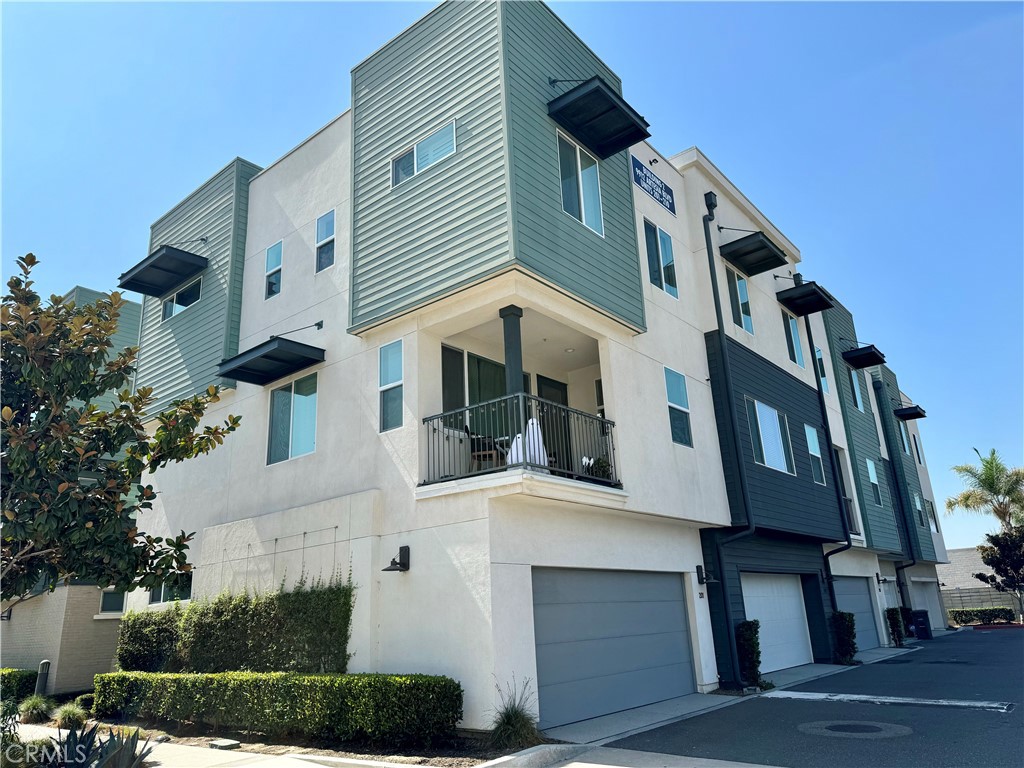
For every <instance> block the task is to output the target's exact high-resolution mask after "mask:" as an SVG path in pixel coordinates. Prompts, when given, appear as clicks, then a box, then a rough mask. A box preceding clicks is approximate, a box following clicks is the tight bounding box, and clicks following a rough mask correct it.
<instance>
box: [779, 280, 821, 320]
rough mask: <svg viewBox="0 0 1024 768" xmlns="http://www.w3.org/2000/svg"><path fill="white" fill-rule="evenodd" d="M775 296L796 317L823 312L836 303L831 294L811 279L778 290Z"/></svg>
mask: <svg viewBox="0 0 1024 768" xmlns="http://www.w3.org/2000/svg"><path fill="white" fill-rule="evenodd" d="M775 298H777V299H778V300H779V303H780V304H781V305H782V306H784V307H785V308H786V309H788V310H789V311H790V312H792V313H793V314H794V315H796V316H797V317H803V316H804V315H810V314H813V313H815V312H824V311H825V310H826V309H832V307H834V306H835V305H836V302H835V299H833V298H832V295H831V294H830V293H829V292H828V291H826V290H825V289H824V288H822V287H821V286H820V285H818V284H817V283H815V282H814V281H813V280H812V281H811V282H807V283H801V284H800V285H794V286H793V287H792V288H787V289H786V290H784V291H779V292H778V293H776V294H775Z"/></svg>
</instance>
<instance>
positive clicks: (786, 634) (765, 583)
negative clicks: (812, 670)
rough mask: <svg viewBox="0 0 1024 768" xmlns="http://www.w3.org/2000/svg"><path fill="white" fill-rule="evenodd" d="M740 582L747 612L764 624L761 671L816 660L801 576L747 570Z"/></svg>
mask: <svg viewBox="0 0 1024 768" xmlns="http://www.w3.org/2000/svg"><path fill="white" fill-rule="evenodd" d="M740 581H741V584H742V589H743V608H744V613H745V614H746V616H747V618H748V619H757V620H758V621H759V622H760V625H761V627H760V644H761V671H762V672H774V671H776V670H778V669H786V668H788V667H795V666H799V665H801V664H810V663H812V662H813V661H814V654H813V653H812V652H811V638H810V634H809V633H808V631H807V611H806V609H805V607H804V597H803V587H802V585H801V582H800V577H799V576H796V575H792V574H778V573H743V574H741V575H740Z"/></svg>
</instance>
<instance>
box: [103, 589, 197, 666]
mask: <svg viewBox="0 0 1024 768" xmlns="http://www.w3.org/2000/svg"><path fill="white" fill-rule="evenodd" d="M180 623H181V608H180V607H179V606H178V604H177V603H175V604H174V605H173V606H172V607H170V608H167V609H165V610H162V611H128V613H126V614H125V615H124V616H123V617H121V627H120V629H119V630H118V635H117V665H118V666H119V667H120V668H121V669H128V670H137V671H139V672H162V671H164V670H168V669H174V668H175V667H176V666H177V664H176V658H175V657H176V649H177V646H178V632H179V630H178V626H179V624H180Z"/></svg>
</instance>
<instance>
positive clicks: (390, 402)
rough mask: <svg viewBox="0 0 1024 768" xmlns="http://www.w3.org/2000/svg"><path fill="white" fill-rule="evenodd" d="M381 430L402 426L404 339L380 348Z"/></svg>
mask: <svg viewBox="0 0 1024 768" xmlns="http://www.w3.org/2000/svg"><path fill="white" fill-rule="evenodd" d="M379 388H380V431H381V432H387V431H388V430H389V429H395V428H396V427H400V426H402V340H401V339H399V340H398V341H393V342H391V343H390V344H386V345H385V346H383V347H381V348H380V385H379Z"/></svg>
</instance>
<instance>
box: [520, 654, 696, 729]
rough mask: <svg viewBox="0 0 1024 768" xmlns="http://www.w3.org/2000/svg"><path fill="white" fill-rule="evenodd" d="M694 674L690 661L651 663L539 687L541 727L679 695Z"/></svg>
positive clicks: (570, 721) (640, 705)
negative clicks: (681, 662) (631, 670)
mask: <svg viewBox="0 0 1024 768" xmlns="http://www.w3.org/2000/svg"><path fill="white" fill-rule="evenodd" d="M691 678H692V671H691V668H690V666H689V665H688V664H673V665H670V666H666V667H652V668H648V669H644V670H639V671H633V672H628V673H623V674H616V675H605V676H602V677H594V678H589V679H587V680H577V681H573V682H571V683H561V684H557V685H542V686H540V687H539V688H538V694H539V698H540V702H541V727H542V728H550V727H552V726H553V725H564V724H565V723H574V722H577V721H579V720H586V719H588V718H591V717H599V716H600V715H606V714H608V713H609V712H618V711H620V710H623V709H632V708H633V707H642V706H644V705H645V704H650V703H652V702H655V701H665V700H666V699H671V698H675V697H676V696H680V695H683V694H680V693H679V691H680V690H685V689H686V688H687V686H688V685H689V681H690V679H691Z"/></svg>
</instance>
